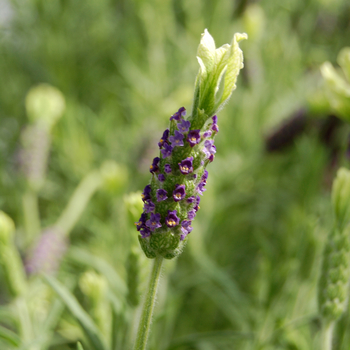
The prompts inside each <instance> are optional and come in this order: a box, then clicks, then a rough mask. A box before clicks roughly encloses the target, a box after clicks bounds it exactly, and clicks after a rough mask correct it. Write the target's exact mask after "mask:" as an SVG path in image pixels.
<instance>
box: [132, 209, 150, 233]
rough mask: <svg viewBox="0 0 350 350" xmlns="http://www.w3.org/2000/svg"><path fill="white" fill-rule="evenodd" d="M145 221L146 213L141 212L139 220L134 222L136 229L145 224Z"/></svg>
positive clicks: (138, 229)
mask: <svg viewBox="0 0 350 350" xmlns="http://www.w3.org/2000/svg"><path fill="white" fill-rule="evenodd" d="M146 221H147V215H146V213H142V214H141V217H140V219H139V221H137V222H135V225H136V229H137V231H140V229H141V228H142V227H144V226H145V225H146Z"/></svg>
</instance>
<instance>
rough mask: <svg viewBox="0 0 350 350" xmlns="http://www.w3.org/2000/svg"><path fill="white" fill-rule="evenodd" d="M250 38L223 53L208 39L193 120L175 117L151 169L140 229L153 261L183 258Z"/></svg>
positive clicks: (202, 48) (182, 113)
mask: <svg viewBox="0 0 350 350" xmlns="http://www.w3.org/2000/svg"><path fill="white" fill-rule="evenodd" d="M246 38H247V36H246V34H235V35H234V36H233V39H232V42H231V44H226V45H224V46H222V47H220V48H218V49H217V48H216V47H215V42H214V39H213V38H212V37H211V35H210V34H209V33H208V31H207V30H205V31H204V33H203V35H202V38H201V41H200V44H199V46H198V50H197V59H198V62H199V66H200V68H199V72H198V76H197V78H196V83H195V84H196V85H195V95H194V100H193V101H194V103H193V107H192V113H190V114H189V115H188V116H187V115H186V109H185V108H184V107H181V108H179V109H178V111H176V112H175V113H174V114H173V115H172V116H171V117H170V124H169V127H168V129H166V130H165V131H164V132H163V135H162V137H161V139H160V141H159V143H158V146H159V148H160V154H159V157H156V158H154V160H153V162H152V165H151V168H150V171H151V173H152V179H151V184H150V185H147V186H146V187H145V189H144V191H143V193H142V200H143V201H144V210H143V213H142V215H141V218H140V220H139V221H138V222H137V223H136V227H137V230H138V232H139V236H138V237H139V242H140V245H141V247H142V249H143V251H144V252H145V254H146V256H147V257H148V258H151V259H153V258H156V257H164V258H166V259H172V258H174V257H176V256H178V255H179V254H180V253H181V251H182V249H183V247H184V244H185V242H186V240H187V238H186V237H187V236H188V234H189V233H190V232H191V231H192V221H193V220H194V219H195V217H196V215H197V212H198V210H199V202H200V197H199V195H203V193H204V192H205V190H206V189H205V185H206V183H207V179H208V171H207V170H206V167H207V166H208V164H210V163H211V162H212V161H213V160H214V155H215V154H216V147H215V145H214V139H215V137H216V135H217V133H218V131H219V126H218V118H217V115H216V113H217V111H219V110H220V109H221V108H222V107H223V106H224V105H225V104H226V102H227V100H228V99H229V98H230V96H231V93H232V91H233V90H234V89H235V88H236V81H237V76H238V74H239V71H240V69H241V68H242V67H243V54H242V51H241V49H240V48H239V46H238V42H239V41H240V40H242V39H246ZM224 73H225V74H224ZM223 76H224V77H225V79H224V82H222V81H221V78H222V77H223Z"/></svg>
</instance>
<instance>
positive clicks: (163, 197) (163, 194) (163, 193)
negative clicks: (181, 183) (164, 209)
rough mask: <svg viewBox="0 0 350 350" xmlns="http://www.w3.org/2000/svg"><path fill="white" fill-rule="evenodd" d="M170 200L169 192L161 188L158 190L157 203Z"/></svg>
mask: <svg viewBox="0 0 350 350" xmlns="http://www.w3.org/2000/svg"><path fill="white" fill-rule="evenodd" d="M167 198H168V192H167V191H165V190H163V189H162V188H160V189H159V190H157V202H161V201H165V200H166V199H167Z"/></svg>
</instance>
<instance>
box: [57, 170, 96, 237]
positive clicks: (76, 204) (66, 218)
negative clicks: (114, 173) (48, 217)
mask: <svg viewBox="0 0 350 350" xmlns="http://www.w3.org/2000/svg"><path fill="white" fill-rule="evenodd" d="M101 184H102V178H101V175H100V172H99V171H92V172H90V173H89V174H87V175H86V176H85V177H84V178H83V179H82V180H81V182H80V183H79V185H78V187H77V188H76V189H75V191H74V193H73V195H72V197H71V198H70V200H69V202H68V204H67V206H66V208H65V209H64V211H63V212H62V214H61V216H60V217H59V218H58V220H57V222H56V224H55V226H57V227H59V228H60V229H62V230H63V232H64V233H65V235H69V233H70V231H71V230H72V229H73V227H74V226H75V224H76V223H77V221H78V220H79V218H80V216H81V214H82V213H83V211H84V209H85V208H86V206H87V205H88V203H89V201H90V199H91V197H92V196H93V194H94V193H95V191H96V190H97V189H98V188H99V187H100V186H101Z"/></svg>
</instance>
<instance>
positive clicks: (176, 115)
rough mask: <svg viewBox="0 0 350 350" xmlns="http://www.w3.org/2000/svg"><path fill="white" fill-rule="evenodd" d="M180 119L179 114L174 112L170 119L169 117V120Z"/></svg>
mask: <svg viewBox="0 0 350 350" xmlns="http://www.w3.org/2000/svg"><path fill="white" fill-rule="evenodd" d="M180 119H181V113H179V112H176V113H175V114H173V115H172V116H171V117H170V120H178V121H179V120H180Z"/></svg>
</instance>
